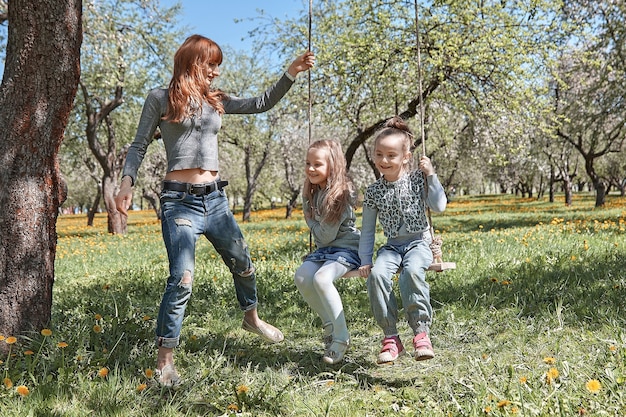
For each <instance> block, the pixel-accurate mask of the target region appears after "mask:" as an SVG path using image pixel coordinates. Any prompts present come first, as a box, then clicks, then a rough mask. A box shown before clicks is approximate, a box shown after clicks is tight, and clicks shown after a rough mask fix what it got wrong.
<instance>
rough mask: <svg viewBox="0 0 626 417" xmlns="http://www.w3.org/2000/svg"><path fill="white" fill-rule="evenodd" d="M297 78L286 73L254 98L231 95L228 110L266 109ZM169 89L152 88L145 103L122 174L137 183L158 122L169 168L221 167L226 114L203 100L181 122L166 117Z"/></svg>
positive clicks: (235, 112)
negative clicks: (219, 137) (220, 141)
mask: <svg viewBox="0 0 626 417" xmlns="http://www.w3.org/2000/svg"><path fill="white" fill-rule="evenodd" d="M293 82H294V80H293V78H291V77H290V76H289V75H288V74H287V73H285V74H284V75H283V76H282V77H281V78H280V79H279V80H278V81H277V82H276V83H274V84H273V85H272V86H271V87H269V88H268V89H267V90H266V91H265V92H264V93H263V94H261V95H260V96H257V97H251V98H238V97H233V96H230V97H227V98H226V99H224V100H223V103H224V112H225V113H226V114H228V113H230V114H253V113H263V112H265V111H267V110H269V109H271V108H272V107H274V106H275V105H276V103H278V101H280V99H281V98H282V97H283V96H284V95H285V94H286V93H287V91H289V89H290V88H291V86H292V85H293ZM168 94H169V93H168V89H154V90H152V91H150V93H149V94H148V97H147V98H146V101H145V103H144V105H143V110H142V112H141V118H140V119H139V125H138V127H137V133H136V135H135V140H134V141H133V143H132V144H131V145H130V148H129V150H128V155H127V156H126V163H125V165H124V171H123V173H122V176H125V175H129V176H130V177H131V178H132V180H133V184H134V183H135V180H136V178H137V171H138V170H139V166H140V165H141V162H142V161H143V158H144V156H145V154H146V150H147V148H148V145H150V143H151V142H152V140H153V138H154V132H155V130H156V128H157V126H158V127H159V128H160V129H161V137H162V139H163V144H164V145H165V152H166V157H167V172H170V171H175V170H180V169H190V168H201V169H203V170H206V171H219V160H218V143H217V132H219V130H220V128H221V126H222V118H221V116H220V115H219V114H218V113H217V112H216V111H215V109H214V108H213V107H211V106H210V105H208V104H207V103H203V105H202V112H201V113H200V114H197V115H194V116H192V117H190V118H187V119H185V120H183V121H182V122H180V123H170V122H168V121H165V120H163V119H162V117H163V116H164V115H165V112H166V110H167V104H168Z"/></svg>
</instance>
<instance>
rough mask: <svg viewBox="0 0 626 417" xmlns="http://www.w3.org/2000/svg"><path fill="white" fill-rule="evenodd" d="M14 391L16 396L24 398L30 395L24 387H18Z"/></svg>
mask: <svg viewBox="0 0 626 417" xmlns="http://www.w3.org/2000/svg"><path fill="white" fill-rule="evenodd" d="M15 391H17V393H18V394H20V395H21V396H22V397H26V396H27V395H28V394H30V391H29V390H28V387H27V386H26V385H20V386H18V387H17V388H15Z"/></svg>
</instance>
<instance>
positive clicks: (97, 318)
mask: <svg viewBox="0 0 626 417" xmlns="http://www.w3.org/2000/svg"><path fill="white" fill-rule="evenodd" d="M94 317H95V318H96V320H102V316H101V315H100V314H96V315H95V316H94Z"/></svg>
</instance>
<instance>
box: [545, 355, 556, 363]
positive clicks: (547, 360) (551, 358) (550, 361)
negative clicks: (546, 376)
mask: <svg viewBox="0 0 626 417" xmlns="http://www.w3.org/2000/svg"><path fill="white" fill-rule="evenodd" d="M543 362H544V363H547V364H548V365H554V364H555V363H556V359H554V358H553V357H552V356H548V357H545V358H543Z"/></svg>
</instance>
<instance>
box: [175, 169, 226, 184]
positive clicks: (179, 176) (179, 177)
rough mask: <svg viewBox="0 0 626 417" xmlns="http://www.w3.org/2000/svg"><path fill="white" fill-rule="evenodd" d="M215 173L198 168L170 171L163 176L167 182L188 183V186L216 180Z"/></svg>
mask: <svg viewBox="0 0 626 417" xmlns="http://www.w3.org/2000/svg"><path fill="white" fill-rule="evenodd" d="M217 174H218V172H217V171H205V170H203V169H200V168H191V169H181V170H177V171H170V172H168V173H167V174H166V175H165V179H166V180H168V181H179V182H188V183H190V184H204V183H208V182H213V181H215V180H216V179H217V178H218V175H217Z"/></svg>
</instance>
